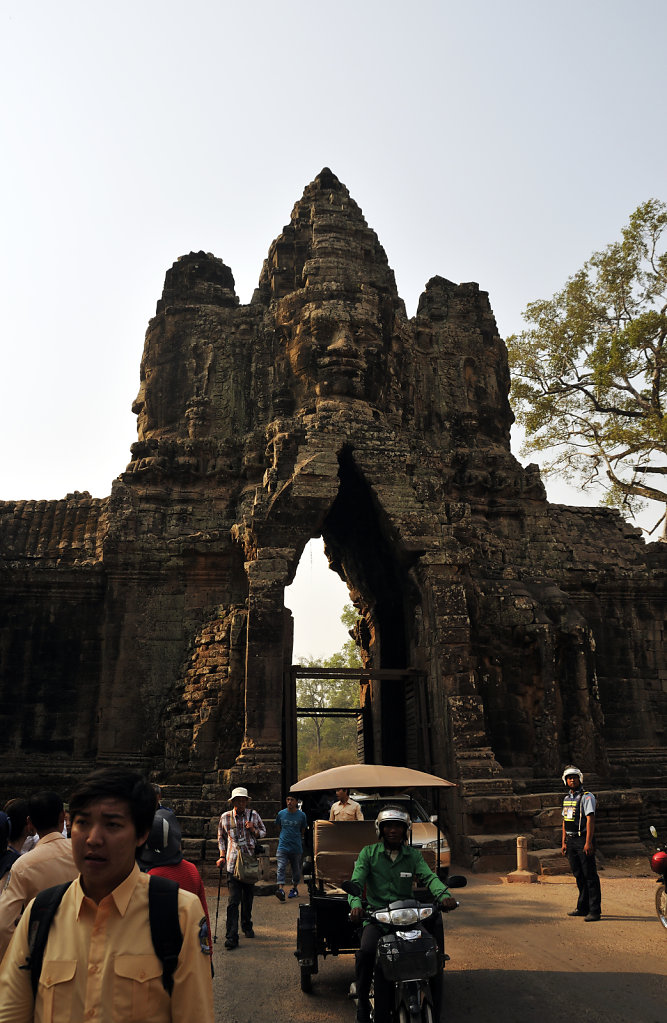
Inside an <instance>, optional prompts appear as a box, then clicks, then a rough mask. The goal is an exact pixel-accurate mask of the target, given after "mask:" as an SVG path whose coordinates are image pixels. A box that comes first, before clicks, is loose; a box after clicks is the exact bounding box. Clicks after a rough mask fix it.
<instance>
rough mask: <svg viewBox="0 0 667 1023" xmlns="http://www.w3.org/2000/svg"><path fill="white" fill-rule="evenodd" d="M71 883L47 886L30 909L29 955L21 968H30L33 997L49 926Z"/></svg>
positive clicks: (35, 993)
mask: <svg viewBox="0 0 667 1023" xmlns="http://www.w3.org/2000/svg"><path fill="white" fill-rule="evenodd" d="M71 883H72V882H71V881H66V882H65V883H64V884H57V885H54V886H53V888H45V889H44V891H42V892H38V894H37V895H36V896H35V901H34V902H33V904H32V909H31V910H30V924H29V925H28V955H27V957H26V961H25V963H24V964H23V966H20V967H19V969H20V970H30V983H31V985H32V994H33V998H34V997H35V996H36V995H37V986H38V984H39V977H40V974H41V972H42V961H43V959H44V949H45V948H46V942H47V941H48V938H49V928H50V927H51V923H52V921H53V918H54V916H55V915H56V913H57V912H58V906H59V905H60V903H61V901H62V897H63V895H64V894H65V892H66V891H67V889H68V888H69V886H70V885H71Z"/></svg>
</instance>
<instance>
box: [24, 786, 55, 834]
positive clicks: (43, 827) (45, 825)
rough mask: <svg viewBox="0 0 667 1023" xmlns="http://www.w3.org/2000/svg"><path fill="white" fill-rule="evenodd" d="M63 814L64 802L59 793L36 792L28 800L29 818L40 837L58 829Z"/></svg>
mask: <svg viewBox="0 0 667 1023" xmlns="http://www.w3.org/2000/svg"><path fill="white" fill-rule="evenodd" d="M62 812H63V801H62V797H61V796H59V795H58V793H57V792H35V793H33V795H32V796H30V798H29V799H28V816H29V817H30V820H31V821H32V823H33V824H34V825H35V831H36V832H37V834H38V835H45V834H46V833H47V832H49V831H53V830H54V829H55V828H57V827H58V824H59V823H60V815H61V813H62Z"/></svg>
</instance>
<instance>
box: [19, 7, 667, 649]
mask: <svg viewBox="0 0 667 1023" xmlns="http://www.w3.org/2000/svg"><path fill="white" fill-rule="evenodd" d="M665 38H667V5H666V4H665V3H664V0H634V2H632V3H630V2H629V0H624V2H621V0H594V2H586V0H579V2H577V3H573V2H567V0H566V2H564V3H561V4H558V5H554V4H547V3H540V2H539V0H538V2H535V0H531V2H517V0H506V2H505V3H503V4H499V3H497V2H494V0H478V2H475V0H469V2H467V3H466V4H461V3H451V2H448V0H439V2H419V0H413V2H412V3H410V4H407V3H405V2H396V0H381V2H380V0H355V2H350V0H339V2H338V3H336V4H323V3H317V2H316V0H310V2H309V3H305V2H288V0H283V3H281V4H277V3H268V2H265V0H255V2H254V3H251V4H250V3H249V4H237V3H235V4H231V3H227V2H224V0H190V2H189V3H188V4H183V3H181V2H178V3H176V2H175V0H159V2H158V0H133V2H132V3H129V2H126V0H116V2H115V3H113V4H106V5H102V4H98V3H95V2H91V0H86V2H76V3H75V2H68V0H62V2H61V3H59V4H54V3H53V2H52V0H49V2H46V0H33V2H32V3H30V4H9V3H7V2H6V0H5V2H4V3H2V5H1V6H0V81H1V84H2V95H3V98H4V102H3V104H2V113H1V114H0V117H1V124H2V141H3V157H2V160H1V161H0V183H1V185H2V187H1V189H0V202H1V205H2V229H3V230H2V234H3V245H2V261H3V266H2V273H1V282H2V285H1V286H2V327H3V334H4V337H3V342H2V350H3V358H2V377H1V381H2V382H1V385H0V386H1V390H0V416H1V418H2V423H1V425H2V434H1V435H2V475H1V480H0V498H2V499H17V498H57V497H62V496H64V495H65V494H67V493H68V492H71V491H73V490H89V491H91V493H92V494H93V495H95V496H100V497H101V496H104V495H106V494H108V493H109V491H110V486H111V481H112V480H113V479H114V478H115V477H116V476H117V475H118V474H119V473H120V472H122V471H123V469H124V468H125V465H126V464H127V462H128V461H129V448H130V444H131V443H132V441H133V440H134V438H135V436H136V426H135V417H134V416H133V414H132V412H131V409H130V406H131V404H132V400H133V398H134V396H135V394H136V392H137V389H138V383H139V363H140V359H141V353H142V348H143V337H144V332H145V329H146V326H147V323H148V319H149V317H151V316H152V315H153V314H154V312H155V304H156V302H157V299H158V298H159V297H160V293H161V290H162V284H163V280H164V274H165V272H166V270H167V269H168V267H170V266H171V264H172V263H173V262H174V261H175V260H176V259H177V258H178V257H179V256H180V255H182V254H183V253H186V252H189V251H191V250H195V251H196V250H200V249H204V250H205V251H208V252H213V253H215V255H217V256H220V257H221V258H222V259H223V260H224V261H225V262H226V263H227V264H228V265H229V266H230V267H231V269H232V272H233V274H234V277H235V279H236V290H237V294H238V295H239V297H240V299H241V302H247V301H249V299H250V296H251V294H252V291H253V288H254V287H255V286H256V284H257V279H258V277H259V272H260V269H261V265H262V260H263V259H264V257H265V255H266V253H267V250H268V247H269V244H270V243H271V241H272V240H273V238H275V237H276V235H277V234H278V233H279V232H280V231H281V229H282V227H283V225H284V224H286V223H287V222H288V220H289V215H290V212H291V209H292V206H293V204H294V202H295V201H296V200H297V199H298V198H299V197H300V196H301V194H302V192H303V188H304V186H305V185H306V184H307V183H308V182H309V181H311V180H312V179H313V178H314V177H315V175H316V174H317V173H318V172H319V171H320V170H321V168H322V167H323V166H329V167H331V169H332V170H333V171H334V173H336V174H337V175H338V177H339V178H340V179H341V180H342V181H343V182H344V183H345V184H346V185H347V187H348V188H349V190H350V192H351V194H352V196H353V197H354V198H355V199H356V201H357V202H358V203H359V205H360V206H361V207H362V209H363V211H364V214H365V216H366V220H367V222H368V223H369V225H370V226H371V227H372V228H373V229H374V230H375V231H376V232H377V234H378V236H379V238H380V241H381V242H382V244H383V245H384V247H385V250H386V252H387V255H388V258H389V262H390V264H391V266H392V267H393V269H394V271H395V273H396V280H397V283H398V288H399V291H400V293H401V295H402V297H403V298H404V299H405V302H406V305H407V309H408V314H409V315H413V314H414V312H415V310H416V305H417V300H418V297H419V294H420V292H421V291H422V290H423V288H424V285H425V283H426V281H427V280H428V279H429V278H430V277H432V276H433V275H434V274H441V275H442V276H444V277H449V278H450V279H451V280H454V281H456V282H462V281H471V280H474V281H477V282H479V284H480V286H481V287H482V288H483V289H485V290H487V291H488V292H489V293H490V298H491V304H492V306H493V308H494V310H495V313H496V317H497V320H498V325H499V328H500V333H501V334H502V335H503V336H506V335H507V334H510V333H512V332H514V331H516V330H519V329H521V325H522V323H521V311H522V310H523V309H524V308H525V306H526V304H527V303H528V302H529V301H531V300H533V299H535V298H538V297H548V296H549V295H551V294H552V293H553V292H554V291H555V290H557V289H558V288H559V287H561V286H562V284H563V283H564V281H565V279H566V278H567V276H568V275H569V274H570V273H573V272H574V271H575V270H576V269H578V267H579V266H580V265H581V263H582V262H583V261H584V260H585V259H586V258H587V257H588V256H589V255H590V254H591V252H592V251H593V250H594V249H596V248H600V247H602V246H604V245H605V244H607V243H608V242H610V241H612V240H614V239H615V238H617V237H618V235H619V233H620V229H621V227H622V226H623V225H624V224H625V223H626V221H627V218H628V216H629V214H630V213H631V212H632V210H633V209H634V208H635V207H636V206H637V205H638V204H639V203H640V202H643V201H644V200H646V199H648V198H650V197H656V198H659V199H666V198H667V180H666V177H667V170H666V168H667V132H666V131H665V110H666V107H667V104H666V102H665V97H666V96H667V72H666V70H665V68H666V66H667V62H666V61H665V58H664V43H665ZM515 446H516V448H517V451H516V452H515V453H517V454H518V443H517V444H516V445H515ZM550 495H551V497H552V499H555V500H568V501H570V502H572V503H574V502H576V501H577V500H578V497H577V495H576V494H569V495H567V496H565V492H564V491H562V490H560V489H558V488H557V487H553V486H551V485H550ZM591 500H592V499H590V498H589V499H587V500H586V502H585V503H591ZM334 582H335V580H334ZM314 634H315V633H314V627H312V628H311V627H309V632H308V635H309V638H310V637H312V636H314ZM339 645H340V644H339V643H335V644H334V646H333V649H335V648H337V646H339ZM296 646H297V649H298V648H299V643H298V642H297V644H296ZM302 652H303V653H309V652H310V653H318V652H320V651H319V649H318V648H317V644H316V643H313V644H311V645H310V646H309V645H308V643H305V646H304V648H303V649H302ZM324 652H325V653H326V652H329V651H328V650H325V651H324Z"/></svg>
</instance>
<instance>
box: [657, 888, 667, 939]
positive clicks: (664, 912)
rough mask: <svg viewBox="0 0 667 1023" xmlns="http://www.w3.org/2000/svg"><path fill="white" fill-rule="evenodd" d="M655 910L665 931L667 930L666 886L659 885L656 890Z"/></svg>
mask: <svg viewBox="0 0 667 1023" xmlns="http://www.w3.org/2000/svg"><path fill="white" fill-rule="evenodd" d="M655 910H656V913H657V914H658V920H659V921H660V923H661V924H662V926H663V927H664V928H665V930H667V889H665V886H664V884H661V885H659V886H658V889H657V890H656V893H655Z"/></svg>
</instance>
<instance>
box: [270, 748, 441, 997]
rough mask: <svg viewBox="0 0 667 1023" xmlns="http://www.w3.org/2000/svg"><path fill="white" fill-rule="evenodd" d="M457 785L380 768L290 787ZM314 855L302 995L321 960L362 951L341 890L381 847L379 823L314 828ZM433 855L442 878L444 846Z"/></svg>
mask: <svg viewBox="0 0 667 1023" xmlns="http://www.w3.org/2000/svg"><path fill="white" fill-rule="evenodd" d="M452 785H453V783H452V782H450V781H445V779H444V778H438V777H436V776H435V775H432V774H425V773H424V772H423V771H413V770H411V769H410V768H407V767H385V766H382V765H378V764H346V765H344V766H342V767H333V768H331V769H330V770H328V771H321V772H320V773H319V774H313V775H311V776H310V777H309V778H304V779H302V781H299V782H297V783H296V784H295V785H292V787H291V789H290V791H291V792H293V793H295V794H299V793H307V792H317V791H322V790H329V791H331V790H335V789H338V788H346V789H361V790H366V791H375V790H382V791H387V790H389V792H392V791H393V792H397V791H398V792H410V790H412V789H424V788H429V789H431V788H432V789H434V790H435V792H436V798H437V794H439V792H440V791H441V790H442V789H443V788H448V787H451V786H452ZM312 827H313V843H312V844H313V848H312V855H311V856H310V857H308V858H307V859H306V861H305V862H304V880H305V881H306V883H307V885H308V896H309V901H308V904H307V905H306V904H302V905H301V906H300V907H299V919H298V922H297V935H296V951H295V953H294V954H295V956H296V958H297V961H298V963H299V969H300V972H301V990H302V991H304V992H306V993H309V992H310V991H311V990H312V977H313V974H316V973H317V972H318V967H319V959H320V957H323V958H326V956H328V955H335V956H337V955H349V954H352V953H353V952H356V951H357V949H358V948H359V930H358V928H356V927H353V926H352V925H351V923H350V920H349V905H348V899H347V895H346V893H345V892H344V891H343V889H342V888H341V885H342V884H343V882H344V881H348V880H349V879H350V877H351V876H352V871H353V869H354V863H355V860H356V859H357V856H358V855H359V853H360V851H361V849H362V848H363V847H364V846H365V845H370V844H372V843H373V842H377V834H376V832H375V820H364V821H338V822H335V823H332V822H330V821H327V820H316V821H314V822H313V826H312ZM435 845H436V848H435V849H422V853H423V855H424V858H425V860H426V862H427V863H428V864H429V866H430V867H431V869H432V870H434V871H435V872H436V873H440V872H441V865H440V842H437V843H435Z"/></svg>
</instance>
